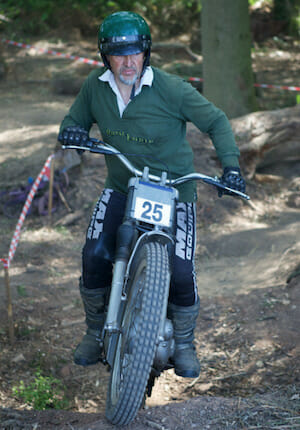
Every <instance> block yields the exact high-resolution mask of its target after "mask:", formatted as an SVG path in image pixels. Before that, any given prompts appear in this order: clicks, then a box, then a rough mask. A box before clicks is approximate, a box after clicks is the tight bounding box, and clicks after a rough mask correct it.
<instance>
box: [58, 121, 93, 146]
mask: <svg viewBox="0 0 300 430" xmlns="http://www.w3.org/2000/svg"><path fill="white" fill-rule="evenodd" d="M57 139H58V141H59V142H61V143H62V144H63V145H78V146H81V145H84V144H85V143H86V142H87V141H88V140H89V134H88V132H87V131H86V130H85V129H84V128H81V127H79V126H78V125H74V126H69V127H66V128H64V129H63V130H62V132H61V133H59V135H58V138H57Z"/></svg>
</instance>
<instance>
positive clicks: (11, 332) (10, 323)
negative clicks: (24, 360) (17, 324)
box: [4, 267, 15, 345]
mask: <svg viewBox="0 0 300 430" xmlns="http://www.w3.org/2000/svg"><path fill="white" fill-rule="evenodd" d="M4 280H5V288H6V298H7V318H8V334H9V342H10V344H11V345H12V344H13V343H14V341H15V334H14V322H13V312H12V302H11V292H10V281H9V272H8V267H4Z"/></svg>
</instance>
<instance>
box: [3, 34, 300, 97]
mask: <svg viewBox="0 0 300 430" xmlns="http://www.w3.org/2000/svg"><path fill="white" fill-rule="evenodd" d="M2 42H3V43H6V44H8V45H12V46H17V47H19V48H24V49H33V50H35V51H37V52H41V53H43V54H49V55H54V56H57V57H60V58H68V59H70V60H74V61H80V62H83V63H86V64H91V65H94V66H100V67H103V66H104V64H103V63H101V62H100V61H96V60H90V59H89V58H84V57H78V56H76V55H70V54H64V53H62V52H58V51H54V50H51V49H44V48H38V47H36V46H33V45H28V44H26V43H20V42H15V41H14V40H9V39H2ZM188 80H189V81H191V82H203V81H204V79H203V78H197V77H190V78H188ZM254 87H257V88H272V89H277V90H285V91H297V92H300V86H295V85H290V86H288V85H269V84H257V83H255V84H254Z"/></svg>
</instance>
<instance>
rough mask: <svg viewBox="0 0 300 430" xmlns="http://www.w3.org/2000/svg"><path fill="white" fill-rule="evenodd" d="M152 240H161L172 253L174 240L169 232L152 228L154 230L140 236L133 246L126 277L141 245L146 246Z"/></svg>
mask: <svg viewBox="0 0 300 430" xmlns="http://www.w3.org/2000/svg"><path fill="white" fill-rule="evenodd" d="M150 242H159V243H162V244H163V245H167V247H168V252H169V254H170V250H171V249H173V246H174V240H173V239H172V238H171V237H170V236H169V235H168V234H166V233H164V232H162V231H155V230H152V231H149V232H145V233H143V234H142V235H141V236H140V237H139V238H138V240H137V242H136V244H135V246H134V248H133V251H132V253H131V256H130V259H129V262H128V265H127V270H126V278H127V277H128V276H129V273H130V268H131V265H132V261H133V259H134V257H135V255H136V254H137V253H138V252H139V249H141V247H142V246H144V245H145V244H146V243H150Z"/></svg>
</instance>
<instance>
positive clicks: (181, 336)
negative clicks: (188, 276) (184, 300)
mask: <svg viewBox="0 0 300 430" xmlns="http://www.w3.org/2000/svg"><path fill="white" fill-rule="evenodd" d="M199 307H200V301H199V299H198V301H197V302H196V303H195V304H194V305H192V306H178V305H174V304H173V303H169V304H168V318H170V319H171V321H172V323H173V328H174V340H175V352H174V355H173V357H172V359H171V361H172V364H174V368H175V373H176V375H178V376H183V377H185V378H197V376H199V374H200V363H199V360H198V357H197V353H196V349H195V346H194V344H193V340H194V330H195V327H196V320H197V317H198V314H199Z"/></svg>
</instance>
